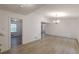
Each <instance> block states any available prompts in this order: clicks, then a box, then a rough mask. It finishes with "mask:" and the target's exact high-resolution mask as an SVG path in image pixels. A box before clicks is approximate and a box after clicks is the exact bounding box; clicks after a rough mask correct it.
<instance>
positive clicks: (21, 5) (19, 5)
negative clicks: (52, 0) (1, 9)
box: [16, 4, 35, 8]
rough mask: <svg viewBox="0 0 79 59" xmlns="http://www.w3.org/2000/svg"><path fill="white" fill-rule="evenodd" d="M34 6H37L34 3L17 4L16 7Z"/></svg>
mask: <svg viewBox="0 0 79 59" xmlns="http://www.w3.org/2000/svg"><path fill="white" fill-rule="evenodd" d="M34 6H35V5H34V4H17V6H16V7H20V8H23V7H34Z"/></svg>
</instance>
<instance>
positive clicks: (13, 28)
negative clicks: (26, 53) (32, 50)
mask: <svg viewBox="0 0 79 59" xmlns="http://www.w3.org/2000/svg"><path fill="white" fill-rule="evenodd" d="M9 21H10V22H9V26H10V28H9V29H10V31H9V32H10V39H11V48H16V47H18V46H19V45H21V44H22V20H21V19H18V18H10V20H9Z"/></svg>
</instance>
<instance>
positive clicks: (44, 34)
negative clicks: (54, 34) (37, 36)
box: [41, 22, 47, 38]
mask: <svg viewBox="0 0 79 59" xmlns="http://www.w3.org/2000/svg"><path fill="white" fill-rule="evenodd" d="M46 25H47V23H46V22H41V38H44V37H45V36H46Z"/></svg>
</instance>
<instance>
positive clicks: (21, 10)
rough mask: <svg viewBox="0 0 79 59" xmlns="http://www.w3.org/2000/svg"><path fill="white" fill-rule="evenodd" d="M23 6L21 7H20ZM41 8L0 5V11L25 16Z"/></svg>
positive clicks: (36, 6)
mask: <svg viewBox="0 0 79 59" xmlns="http://www.w3.org/2000/svg"><path fill="white" fill-rule="evenodd" d="M20 5H23V7H20ZM41 7H43V5H42V4H0V9H2V10H7V11H11V12H15V13H19V14H23V15H26V14H28V13H31V12H33V11H35V10H37V9H39V8H41Z"/></svg>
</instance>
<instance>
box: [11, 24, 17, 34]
mask: <svg viewBox="0 0 79 59" xmlns="http://www.w3.org/2000/svg"><path fill="white" fill-rule="evenodd" d="M11 32H17V26H16V24H11Z"/></svg>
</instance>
